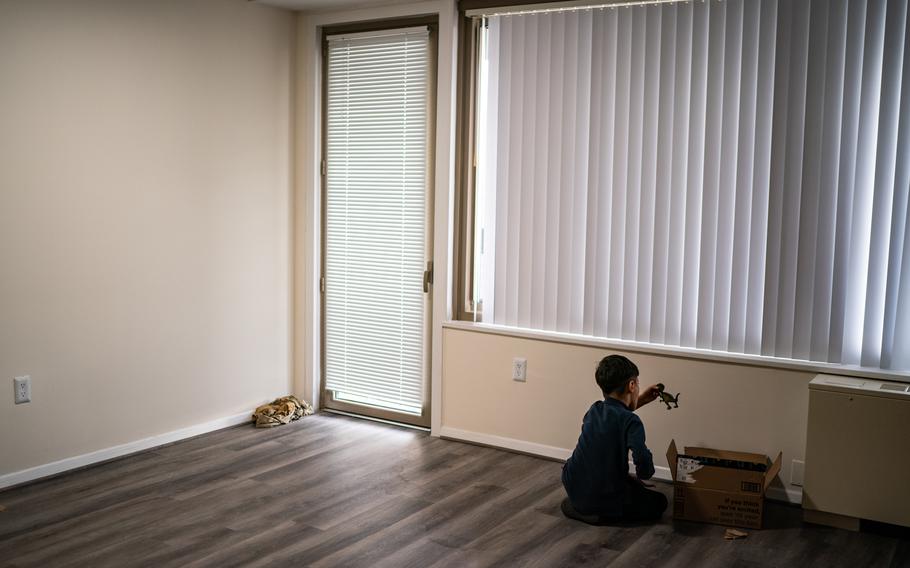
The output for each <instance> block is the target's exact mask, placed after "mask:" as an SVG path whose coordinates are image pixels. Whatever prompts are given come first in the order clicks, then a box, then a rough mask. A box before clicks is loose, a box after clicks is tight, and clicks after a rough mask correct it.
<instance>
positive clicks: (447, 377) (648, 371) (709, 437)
mask: <svg viewBox="0 0 910 568" xmlns="http://www.w3.org/2000/svg"><path fill="white" fill-rule="evenodd" d="M609 353H621V354H623V355H626V356H627V357H629V358H630V359H632V360H633V361H634V362H635V363H636V364H637V365H638V368H639V370H640V371H641V382H642V384H643V385H649V384H653V383H656V382H662V383H664V384H665V385H667V387H668V390H670V391H671V392H673V393H676V392H680V393H681V396H680V398H679V408H677V409H673V410H670V411H668V410H666V407H665V406H664V405H662V404H659V403H657V402H655V403H651V404H649V405H647V406H645V407H642V408H641V409H640V410H639V415H640V416H641V418H642V421H643V422H644V424H645V429H646V433H647V443H648V446H649V447H650V448H651V450H652V452H653V454H654V457H655V460H654V463H655V465H657V466H663V467H666V466H667V460H666V457H665V453H666V449H667V446H668V445H669V444H670V440H671V439H673V438H675V439H676V442H677V444H678V445H681V446H682V445H688V446H707V447H714V448H722V449H730V450H740V451H746V452H756V453H765V454H768V455H771V456H772V457H773V456H775V455H776V454H777V452H779V451H782V452H783V457H784V460H783V469H782V472H781V476H780V477H781V479H782V480H784V481H785V484H788V483H789V480H790V462H791V460H793V459H798V460H803V459H804V455H805V445H806V419H807V411H808V400H809V392H808V383H809V381H810V380H812V377H813V376H815V374H814V373H808V372H799V371H790V370H781V369H772V368H767V367H757V366H747V365H742V364H733V363H720V362H711V361H704V360H697V359H691V358H683V357H673V356H665V355H653V354H643V353H630V352H621V351H614V350H606V349H598V348H593V347H584V346H578V345H568V344H565V343H556V342H551V341H541V340H535V339H525V338H516V337H507V336H503V335H493V334H489V333H480V332H474V331H465V330H460V329H445V330H444V336H443V395H442V406H443V408H442V422H443V429H444V430H445V429H447V428H448V429H457V430H462V431H467V432H472V433H480V434H484V435H491V436H499V437H502V438H510V439H514V440H518V441H521V442H531V443H533V444H541V445H544V446H551V447H555V448H560V449H562V450H564V451H565V452H566V453H568V452H571V450H572V449H573V448H574V447H575V442H576V441H577V439H578V434H579V432H580V429H581V419H582V417H583V416H584V413H585V411H586V410H587V409H588V407H589V406H590V405H591V403H592V402H594V401H595V400H597V399H598V398H602V395H601V393H600V389H599V388H598V387H597V385H596V384H595V382H594V369H595V367H596V366H597V362H598V361H599V360H600V358H601V357H603V356H604V355H607V354H609ZM513 357H525V358H527V360H528V377H527V382H525V383H520V382H515V381H513V380H512V358H513ZM443 434H445V431H444V432H443Z"/></svg>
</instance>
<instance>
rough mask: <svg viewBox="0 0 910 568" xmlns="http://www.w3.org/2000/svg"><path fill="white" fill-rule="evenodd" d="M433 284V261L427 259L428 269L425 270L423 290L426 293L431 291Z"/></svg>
mask: <svg viewBox="0 0 910 568" xmlns="http://www.w3.org/2000/svg"><path fill="white" fill-rule="evenodd" d="M431 284H433V261H432V260H428V261H427V269H426V270H424V271H423V292H424V294H426V293H427V292H429V291H430V285H431Z"/></svg>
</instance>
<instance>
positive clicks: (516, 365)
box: [512, 357, 528, 382]
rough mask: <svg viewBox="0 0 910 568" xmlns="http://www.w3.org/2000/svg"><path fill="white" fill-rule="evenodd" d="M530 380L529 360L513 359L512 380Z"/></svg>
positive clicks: (522, 358)
mask: <svg viewBox="0 0 910 568" xmlns="http://www.w3.org/2000/svg"><path fill="white" fill-rule="evenodd" d="M527 378H528V360H527V359H525V358H524V357H516V358H514V359H512V380H513V381H521V382H525V381H526V380H527Z"/></svg>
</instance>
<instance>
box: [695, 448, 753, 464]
mask: <svg viewBox="0 0 910 568" xmlns="http://www.w3.org/2000/svg"><path fill="white" fill-rule="evenodd" d="M686 455H687V456H693V457H701V458H717V459H721V460H736V461H744V462H750V463H760V464H764V465H767V463H768V456H763V455H761V454H750V453H748V452H731V451H728V450H712V449H711V448H690V447H688V446H686Z"/></svg>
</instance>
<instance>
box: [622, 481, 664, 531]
mask: <svg viewBox="0 0 910 568" xmlns="http://www.w3.org/2000/svg"><path fill="white" fill-rule="evenodd" d="M666 510H667V498H666V497H664V494H663V493H660V492H657V491H654V490H652V489H648V488H647V487H645V485H644V484H643V483H642V482H640V481H638V480H637V479H631V478H630V479H628V480H627V481H626V495H625V497H624V498H623V501H622V518H623V520H629V521H656V520H659V519H660V517H661V515H663V514H664V511H666Z"/></svg>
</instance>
